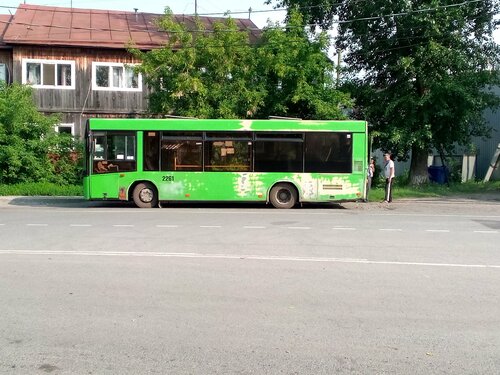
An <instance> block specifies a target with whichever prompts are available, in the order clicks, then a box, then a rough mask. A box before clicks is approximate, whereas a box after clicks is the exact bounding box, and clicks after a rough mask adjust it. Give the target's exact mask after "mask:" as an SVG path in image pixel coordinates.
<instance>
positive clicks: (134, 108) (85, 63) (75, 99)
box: [0, 46, 147, 136]
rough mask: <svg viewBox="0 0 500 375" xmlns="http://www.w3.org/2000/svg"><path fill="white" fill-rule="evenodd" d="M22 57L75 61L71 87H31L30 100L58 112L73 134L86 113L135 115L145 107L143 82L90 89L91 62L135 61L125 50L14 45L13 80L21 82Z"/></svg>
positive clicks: (79, 131)
mask: <svg viewBox="0 0 500 375" xmlns="http://www.w3.org/2000/svg"><path fill="white" fill-rule="evenodd" d="M0 56H1V55H0ZM23 59H42V60H65V61H66V60H69V61H74V62H75V88H74V89H61V88H34V100H35V103H36V104H37V106H38V108H39V110H40V111H41V112H45V113H61V114H62V117H63V119H62V122H63V123H74V124H75V132H74V133H75V135H79V136H82V135H83V132H84V126H85V121H86V119H87V118H89V117H137V116H140V115H142V114H144V113H145V111H146V109H147V88H146V85H145V84H144V82H143V84H142V90H141V91H103V90H93V89H92V63H93V62H109V63H124V64H132V63H138V62H139V61H138V60H136V59H134V58H133V57H132V56H131V55H130V54H128V53H127V52H126V51H125V50H109V49H91V48H76V47H74V48H51V47H42V48H40V47H36V46H26V47H25V46H21V47H15V48H14V49H13V54H12V60H13V66H12V72H13V78H14V81H17V82H22V78H23V77H22V61H23Z"/></svg>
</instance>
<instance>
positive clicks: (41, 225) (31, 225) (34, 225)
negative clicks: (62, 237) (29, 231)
mask: <svg viewBox="0 0 500 375" xmlns="http://www.w3.org/2000/svg"><path fill="white" fill-rule="evenodd" d="M26 225H27V226H28V227H47V226H48V225H49V224H26Z"/></svg>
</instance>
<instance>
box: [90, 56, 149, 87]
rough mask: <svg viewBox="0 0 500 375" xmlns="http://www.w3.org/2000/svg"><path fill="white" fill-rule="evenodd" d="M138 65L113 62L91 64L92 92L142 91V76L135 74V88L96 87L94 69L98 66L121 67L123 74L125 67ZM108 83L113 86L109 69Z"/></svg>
mask: <svg viewBox="0 0 500 375" xmlns="http://www.w3.org/2000/svg"><path fill="white" fill-rule="evenodd" d="M137 65H140V64H126V63H115V62H102V61H99V62H97V61H94V62H92V90H96V91H130V92H141V91H142V74H141V73H138V74H137V88H133V87H113V86H108V87H100V86H97V73H96V69H97V67H98V66H106V67H109V68H114V67H121V68H123V73H124V74H125V68H126V67H134V66H137ZM108 82H109V84H110V85H112V84H113V70H112V69H109V78H108ZM123 82H125V77H123Z"/></svg>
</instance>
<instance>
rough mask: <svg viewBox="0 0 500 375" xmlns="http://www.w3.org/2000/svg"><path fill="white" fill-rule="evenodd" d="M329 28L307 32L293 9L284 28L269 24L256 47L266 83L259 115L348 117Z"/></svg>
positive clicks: (261, 76)
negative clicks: (337, 83)
mask: <svg viewBox="0 0 500 375" xmlns="http://www.w3.org/2000/svg"><path fill="white" fill-rule="evenodd" d="M329 47H330V38H329V36H328V34H327V33H326V32H321V33H312V32H308V31H307V30H306V29H305V28H304V26H303V18H302V16H301V15H300V13H298V12H295V11H292V12H290V16H289V19H288V22H287V25H286V27H285V28H281V27H279V26H277V25H274V26H273V25H269V26H268V27H267V28H266V29H264V32H263V34H262V38H261V42H260V44H259V46H258V49H257V54H258V59H257V60H258V65H259V69H258V71H259V74H260V79H261V80H262V83H263V84H264V85H265V87H266V92H267V96H266V100H265V103H264V106H263V107H262V108H261V109H260V111H258V114H259V117H264V118H265V117H268V116H272V115H277V116H289V117H298V118H304V119H308V118H313V119H341V118H345V115H344V110H345V109H346V108H350V107H352V102H351V100H350V98H349V96H348V95H346V94H345V93H342V92H340V91H338V90H337V89H336V87H335V79H334V77H335V73H336V70H335V65H334V64H333V62H332V61H331V60H330V59H329V58H328V54H327V53H328V49H329Z"/></svg>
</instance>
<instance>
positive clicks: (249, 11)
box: [248, 7, 252, 19]
mask: <svg viewBox="0 0 500 375" xmlns="http://www.w3.org/2000/svg"><path fill="white" fill-rule="evenodd" d="M250 14H252V7H250V8H248V19H250Z"/></svg>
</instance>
